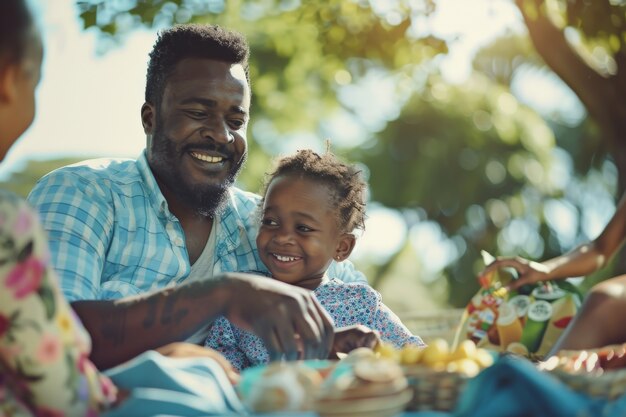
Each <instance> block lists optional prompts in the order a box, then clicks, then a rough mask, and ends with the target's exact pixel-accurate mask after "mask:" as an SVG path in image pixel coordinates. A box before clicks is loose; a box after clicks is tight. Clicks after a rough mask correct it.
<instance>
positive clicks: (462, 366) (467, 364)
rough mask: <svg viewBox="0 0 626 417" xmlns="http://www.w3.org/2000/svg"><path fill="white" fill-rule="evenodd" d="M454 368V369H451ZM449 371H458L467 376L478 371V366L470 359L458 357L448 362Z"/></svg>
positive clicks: (471, 375)
mask: <svg viewBox="0 0 626 417" xmlns="http://www.w3.org/2000/svg"><path fill="white" fill-rule="evenodd" d="M453 369H454V371H453ZM447 370H448V371H449V372H458V373H460V374H463V375H466V376H468V377H470V378H471V377H474V376H476V375H478V373H479V372H480V366H478V364H477V363H476V362H474V361H473V360H472V359H467V358H466V359H458V360H455V361H452V362H450V363H449V364H448V368H447Z"/></svg>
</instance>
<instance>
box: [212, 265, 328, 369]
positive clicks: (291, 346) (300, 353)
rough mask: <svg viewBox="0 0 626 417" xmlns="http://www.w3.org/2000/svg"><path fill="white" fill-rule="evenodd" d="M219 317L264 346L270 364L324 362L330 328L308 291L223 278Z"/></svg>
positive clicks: (246, 276)
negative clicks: (222, 309)
mask: <svg viewBox="0 0 626 417" xmlns="http://www.w3.org/2000/svg"><path fill="white" fill-rule="evenodd" d="M223 287H224V290H226V293H227V300H226V301H225V303H224V312H223V314H224V315H225V316H226V318H228V319H229V320H230V321H231V322H232V323H233V324H234V325H236V326H238V327H241V328H242V329H246V330H250V331H252V332H254V333H255V334H256V335H257V336H259V337H260V338H261V339H263V341H264V342H265V346H266V347H267V350H268V351H269V354H270V359H271V360H277V359H280V358H281V357H282V355H283V354H284V357H285V358H286V359H287V360H295V359H326V358H327V357H328V353H329V352H330V349H331V346H332V343H333V336H334V330H335V329H334V326H333V321H332V319H331V317H330V316H329V315H328V313H327V312H326V310H324V308H323V307H322V306H321V305H320V304H319V302H318V301H317V299H316V298H315V295H314V294H313V292H312V291H309V290H306V289H303V288H300V287H296V286H293V285H289V284H285V283H283V282H280V281H276V280H273V279H270V278H264V277H259V276H255V275H250V274H235V273H232V274H227V277H226V279H225V280H224V282H223Z"/></svg>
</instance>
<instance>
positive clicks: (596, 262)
mask: <svg viewBox="0 0 626 417" xmlns="http://www.w3.org/2000/svg"><path fill="white" fill-rule="evenodd" d="M625 238H626V195H624V196H623V197H622V199H621V200H620V202H619V204H618V206H617V209H616V211H615V214H614V215H613V217H612V218H611V220H610V221H609V223H608V224H607V225H606V227H605V228H604V230H603V231H602V233H601V234H600V236H598V237H597V238H596V239H595V240H593V241H592V242H590V243H586V244H583V245H580V246H578V247H576V248H575V249H573V250H571V251H569V252H567V253H565V254H563V255H561V256H557V257H556V258H552V259H549V260H547V261H544V262H541V263H538V262H533V261H529V260H527V259H524V258H519V257H516V258H498V259H497V260H496V261H495V262H493V263H491V264H490V265H488V266H487V267H486V268H485V269H484V270H483V272H482V273H481V274H480V275H481V276H484V275H487V274H489V273H491V272H493V271H495V270H497V269H500V268H504V267H511V268H514V269H515V270H516V271H517V272H518V273H519V279H517V280H514V281H513V282H512V283H511V288H519V287H520V286H522V285H525V284H532V283H536V282H539V281H549V280H554V279H562V278H568V277H577V276H584V275H588V274H590V273H592V272H594V271H596V270H598V269H600V268H601V267H602V266H604V264H605V263H606V262H607V261H608V260H609V259H610V258H611V257H612V256H613V255H614V254H615V252H617V250H618V249H619V248H620V246H621V245H622V243H623V242H624V239H625Z"/></svg>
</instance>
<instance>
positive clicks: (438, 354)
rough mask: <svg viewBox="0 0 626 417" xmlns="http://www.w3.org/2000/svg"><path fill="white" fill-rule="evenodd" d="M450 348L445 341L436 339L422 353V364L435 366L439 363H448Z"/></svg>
mask: <svg viewBox="0 0 626 417" xmlns="http://www.w3.org/2000/svg"><path fill="white" fill-rule="evenodd" d="M449 355H450V348H449V346H448V342H446V341H445V340H444V339H434V340H433V341H432V342H431V343H429V344H428V346H426V347H425V348H424V350H423V352H422V363H424V364H426V365H430V366H432V365H434V364H435V363H438V362H448V357H449Z"/></svg>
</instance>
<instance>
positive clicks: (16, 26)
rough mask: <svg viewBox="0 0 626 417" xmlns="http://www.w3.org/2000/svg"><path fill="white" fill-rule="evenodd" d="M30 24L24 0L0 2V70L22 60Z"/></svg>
mask: <svg viewBox="0 0 626 417" xmlns="http://www.w3.org/2000/svg"><path fill="white" fill-rule="evenodd" d="M32 24H33V18H32V16H31V14H30V10H29V9H28V6H27V5H26V1H25V0H0V68H3V67H5V66H6V65H8V64H14V63H16V62H19V61H21V60H22V58H24V54H25V51H26V47H27V45H28V36H29V32H30V30H31V26H32Z"/></svg>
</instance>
